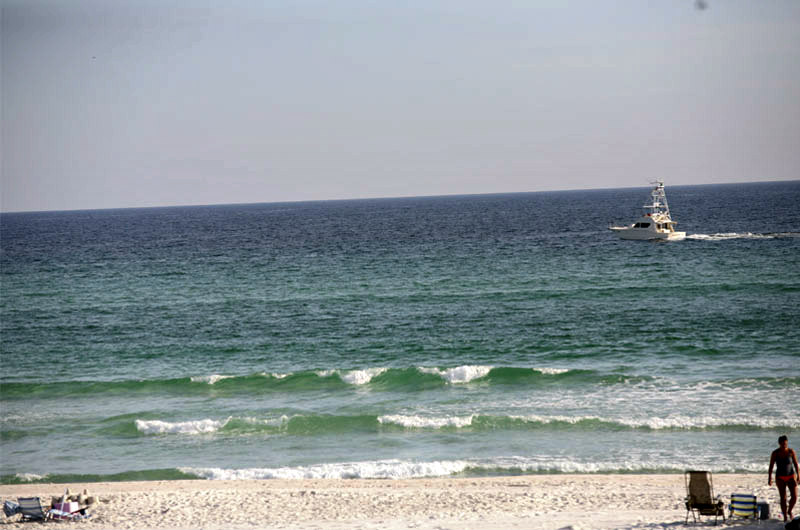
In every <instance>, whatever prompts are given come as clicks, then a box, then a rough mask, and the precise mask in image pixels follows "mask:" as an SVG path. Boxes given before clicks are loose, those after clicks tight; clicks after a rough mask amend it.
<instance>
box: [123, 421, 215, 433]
mask: <svg viewBox="0 0 800 530" xmlns="http://www.w3.org/2000/svg"><path fill="white" fill-rule="evenodd" d="M229 420H230V418H228V419H226V420H221V421H220V420H211V419H205V420H195V421H179V422H174V423H173V422H168V421H161V420H136V429H137V430H138V431H139V432H141V433H143V434H208V433H213V432H217V431H218V430H220V429H221V428H222V427H224V426H225V424H226V423H228V421H229Z"/></svg>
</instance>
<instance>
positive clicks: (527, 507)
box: [0, 473, 800, 530]
mask: <svg viewBox="0 0 800 530" xmlns="http://www.w3.org/2000/svg"><path fill="white" fill-rule="evenodd" d="M683 481H684V478H683V475H681V474H676V475H533V476H522V477H493V478H457V479H454V478H441V479H439V478H437V479H414V480H338V479H321V480H239V481H207V480H195V481H163V482H108V483H105V482H103V483H92V484H27V485H14V486H0V499H2V500H7V499H10V500H16V498H17V497H29V496H39V497H41V498H42V501H43V502H44V503H46V504H48V505H49V500H50V498H51V497H52V496H56V495H61V494H62V493H63V492H64V489H65V488H66V487H69V488H70V490H71V491H73V492H78V491H83V490H84V489H88V490H89V493H90V494H91V495H94V496H96V497H98V498H99V502H98V503H96V504H95V505H94V506H93V507H92V509H91V510H90V512H91V513H93V516H92V518H91V519H89V520H87V521H80V522H60V523H47V524H48V525H50V526H52V525H54V524H58V525H59V526H62V527H64V528H70V529H76V530H77V529H82V528H88V529H101V528H103V529H123V528H154V529H162V528H163V529H184V528H186V529H188V528H207V529H217V528H220V529H221V528H262V529H269V528H288V529H300V528H303V529H314V528H317V529H321V530H339V529H351V528H352V529H375V528H387V529H401V528H402V529H407V528H413V529H418V530H426V529H431V530H433V529H454V530H457V529H468V528H492V529H522V528H537V529H561V528H566V527H572V528H573V529H575V530H579V529H583V530H589V529H591V530H602V529H612V528H613V529H623V528H624V529H630V528H637V529H643V530H646V529H654V530H655V529H663V528H671V529H681V528H684V526H688V527H690V528H696V527H698V526H706V525H709V524H713V517H712V518H705V517H704V518H703V520H702V523H699V524H698V523H693V522H692V519H691V517H690V518H689V524H688V525H684V519H685V517H686V509H685V507H684V504H683V499H684V497H685V494H686V492H685V486H684V482H683ZM714 487H715V492H716V493H717V494H719V495H722V496H723V499H725V498H727V499H728V500H729V499H730V494H731V493H734V492H742V493H754V494H756V495H758V498H759V500H766V501H768V502H769V503H770V505H771V506H770V510H771V512H770V513H771V516H772V518H773V519H772V520H770V521H764V522H762V523H761V524H760V525H757V526H756V525H753V523H751V522H742V521H740V520H739V521H736V522H734V523H733V524H731V522H730V521H729V523H727V524H725V525H723V524H722V523H721V520H720V525H719V527H720V528H726V527H732V526H735V527H736V528H745V527H750V526H752V527H753V528H758V529H759V530H778V529H781V530H782V529H783V523H782V522H781V521H778V520H777V519H776V518H777V517H779V515H780V508H779V506H778V494H777V490H776V489H775V487H769V486H767V476H766V473H764V474H763V475H723V474H717V475H714ZM796 510H797V511H800V507H798V508H797V509H796ZM796 515H800V513H797V514H796ZM18 517H19V516H15V517H14V518H11V519H6V518H5V517H4V516H0V525H3V526H0V528H27V529H30V528H32V527H33V528H36V527H38V526H39V525H37V524H35V523H34V524H32V523H19V522H17V519H18Z"/></svg>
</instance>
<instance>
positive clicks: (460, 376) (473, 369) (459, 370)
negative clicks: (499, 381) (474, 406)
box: [418, 366, 493, 383]
mask: <svg viewBox="0 0 800 530" xmlns="http://www.w3.org/2000/svg"><path fill="white" fill-rule="evenodd" d="M492 368H493V367H492V366H457V367H455V368H448V369H446V370H441V369H439V368H427V367H423V366H421V367H419V368H418V370H419V371H420V372H422V373H425V374H435V375H438V376H439V377H441V378H442V379H444V380H445V381H447V382H448V383H469V382H470V381H473V380H475V379H480V378H481V377H485V376H486V375H487V374H488V373H489V372H490V371H491V370H492Z"/></svg>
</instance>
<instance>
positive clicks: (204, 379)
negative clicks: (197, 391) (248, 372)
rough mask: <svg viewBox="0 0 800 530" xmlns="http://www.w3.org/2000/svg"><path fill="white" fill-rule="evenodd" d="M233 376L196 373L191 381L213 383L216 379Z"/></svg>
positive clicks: (220, 379)
mask: <svg viewBox="0 0 800 530" xmlns="http://www.w3.org/2000/svg"><path fill="white" fill-rule="evenodd" d="M232 377H234V376H232V375H219V374H211V375H198V376H195V377H192V383H208V384H209V385H213V384H214V383H216V382H217V381H222V380H223V379H230V378H232Z"/></svg>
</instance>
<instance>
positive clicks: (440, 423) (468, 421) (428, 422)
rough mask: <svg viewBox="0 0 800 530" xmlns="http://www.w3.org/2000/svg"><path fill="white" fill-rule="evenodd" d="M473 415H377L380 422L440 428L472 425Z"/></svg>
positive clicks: (413, 426)
mask: <svg viewBox="0 0 800 530" xmlns="http://www.w3.org/2000/svg"><path fill="white" fill-rule="evenodd" d="M472 418H473V416H451V417H446V418H429V417H428V418H426V417H423V416H404V415H401V414H387V415H385V416H380V417H378V422H379V423H381V424H386V423H393V424H396V425H401V426H403V427H407V428H414V429H441V428H442V427H457V428H461V427H468V426H470V425H472Z"/></svg>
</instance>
